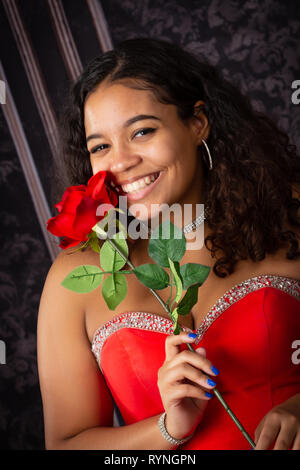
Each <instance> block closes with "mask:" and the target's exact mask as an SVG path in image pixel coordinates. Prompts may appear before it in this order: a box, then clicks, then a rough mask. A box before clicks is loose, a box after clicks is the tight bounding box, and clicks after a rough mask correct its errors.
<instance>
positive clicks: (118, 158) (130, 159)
mask: <svg viewBox="0 0 300 470" xmlns="http://www.w3.org/2000/svg"><path fill="white" fill-rule="evenodd" d="M141 160H142V158H141V156H140V155H138V154H136V153H135V152H133V151H132V149H130V147H126V146H122V147H121V146H119V147H118V148H116V149H115V150H114V153H113V155H111V159H110V168H109V169H110V171H111V172H112V173H123V172H126V171H127V170H130V169H131V168H132V167H134V166H136V165H138V164H139V163H140V162H141Z"/></svg>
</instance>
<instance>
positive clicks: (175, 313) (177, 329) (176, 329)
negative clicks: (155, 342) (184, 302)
mask: <svg viewBox="0 0 300 470" xmlns="http://www.w3.org/2000/svg"><path fill="white" fill-rule="evenodd" d="M171 317H172V320H173V326H174V335H179V333H180V326H179V325H178V311H177V307H176V308H174V310H173V312H172V313H171Z"/></svg>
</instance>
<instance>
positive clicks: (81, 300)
mask: <svg viewBox="0 0 300 470" xmlns="http://www.w3.org/2000/svg"><path fill="white" fill-rule="evenodd" d="M95 255H96V256H95ZM97 263H98V264H99V257H98V256H97V253H95V252H93V251H92V250H90V249H86V250H85V251H81V250H76V251H75V250H74V248H69V249H66V250H63V251H61V252H60V253H59V255H58V256H57V257H56V259H55V260H54V262H53V263H52V265H51V267H50V269H49V271H48V274H47V277H46V280H45V283H44V287H43V291H42V295H41V299H40V305H39V315H38V321H39V324H40V323H41V319H43V324H47V327H48V328H56V327H57V326H59V325H62V323H63V322H64V323H68V324H69V325H70V326H71V325H73V326H74V327H75V325H77V328H81V329H82V332H85V329H84V328H83V327H84V324H85V323H84V317H85V309H86V300H87V298H86V294H79V293H77V292H73V291H71V290H69V289H67V288H65V287H64V286H63V285H62V281H63V280H64V279H65V277H66V276H67V275H68V274H69V273H70V272H71V271H72V270H73V269H75V268H76V267H78V266H80V265H83V264H97Z"/></svg>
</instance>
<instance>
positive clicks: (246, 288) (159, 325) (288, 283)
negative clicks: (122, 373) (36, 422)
mask: <svg viewBox="0 0 300 470" xmlns="http://www.w3.org/2000/svg"><path fill="white" fill-rule="evenodd" d="M263 287H275V288H276V289H280V290H282V291H284V292H286V293H287V294H289V295H291V296H293V297H295V298H296V299H298V300H299V301H300V280H297V279H291V278H287V277H284V276H278V275H274V274H263V275H260V276H255V277H252V278H250V279H246V280H245V281H242V282H240V283H239V284H237V285H235V286H233V287H232V288H231V289H229V290H228V291H226V292H225V294H223V295H222V297H221V298H220V299H219V300H218V301H217V302H216V303H215V304H214V305H213V307H212V308H211V309H210V310H209V312H208V313H207V314H206V315H205V317H204V319H203V320H202V322H201V324H200V326H199V327H198V328H197V330H195V331H196V333H197V339H196V340H195V342H194V343H195V344H198V343H199V341H200V340H201V339H202V338H203V335H204V333H205V332H206V331H207V330H208V328H209V327H210V325H211V324H212V323H213V322H214V321H215V320H216V319H217V318H218V317H219V316H220V315H221V314H222V313H223V312H224V311H225V310H227V308H229V307H230V306H231V305H233V304H234V303H235V302H237V301H238V300H240V299H242V298H243V297H245V296H246V295H247V294H249V293H250V292H254V291H256V290H258V289H261V288H263ZM121 328H137V329H140V330H148V331H157V332H160V333H165V334H168V335H170V334H172V333H173V331H174V327H173V322H172V320H171V319H169V318H164V317H162V316H160V315H155V314H152V313H149V312H125V313H122V314H120V315H118V316H116V317H114V318H112V320H109V321H108V322H106V323H104V325H102V326H101V327H100V328H98V329H97V330H96V332H95V334H94V337H93V341H92V347H91V349H92V352H93V353H94V355H95V357H96V360H97V363H98V365H99V368H100V369H101V365H100V356H101V350H102V347H103V344H104V342H105V341H106V339H107V338H108V337H109V336H110V335H111V334H113V333H114V332H116V331H118V330H120V329H121ZM182 329H183V330H184V331H192V330H191V329H190V328H187V327H184V326H182ZM101 371H102V369H101Z"/></svg>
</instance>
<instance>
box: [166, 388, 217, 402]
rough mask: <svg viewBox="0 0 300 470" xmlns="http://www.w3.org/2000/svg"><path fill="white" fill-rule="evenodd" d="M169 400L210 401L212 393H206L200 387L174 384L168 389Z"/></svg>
mask: <svg viewBox="0 0 300 470" xmlns="http://www.w3.org/2000/svg"><path fill="white" fill-rule="evenodd" d="M169 397H170V399H171V400H180V399H183V398H198V399H199V400H210V399H211V398H212V397H213V394H212V393H209V392H206V391H205V390H203V388H201V387H197V386H196V385H192V384H176V385H173V386H172V387H171V388H170V395H169Z"/></svg>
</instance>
